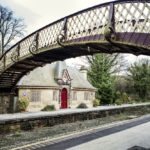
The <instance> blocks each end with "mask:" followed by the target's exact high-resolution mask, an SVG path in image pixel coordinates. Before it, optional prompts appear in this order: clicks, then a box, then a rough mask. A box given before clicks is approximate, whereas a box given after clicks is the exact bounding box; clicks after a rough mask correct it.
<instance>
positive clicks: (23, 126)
mask: <svg viewBox="0 0 150 150" xmlns="http://www.w3.org/2000/svg"><path fill="white" fill-rule="evenodd" d="M145 111H146V112H147V113H150V103H147V104H137V105H130V106H120V107H111V108H107V107H106V108H105V109H102V108H95V109H94V108H93V109H79V110H72V111H66V112H65V111H64V112H63V111H60V112H41V113H39V112H38V113H37V114H36V113H35V114H34V113H25V114H23V115H21V114H20V115H19V114H18V116H17V115H16V117H15V116H14V115H12V116H13V117H11V116H9V117H4V116H2V115H1V116H0V133H6V132H12V131H16V130H31V129H34V128H36V127H46V126H55V125H58V124H66V123H73V122H76V121H84V120H92V119H96V118H104V117H107V116H115V115H118V114H122V113H127V114H129V115H134V114H135V113H136V114H137V112H139V113H140V114H142V112H145Z"/></svg>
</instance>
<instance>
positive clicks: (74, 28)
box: [0, 0, 150, 72]
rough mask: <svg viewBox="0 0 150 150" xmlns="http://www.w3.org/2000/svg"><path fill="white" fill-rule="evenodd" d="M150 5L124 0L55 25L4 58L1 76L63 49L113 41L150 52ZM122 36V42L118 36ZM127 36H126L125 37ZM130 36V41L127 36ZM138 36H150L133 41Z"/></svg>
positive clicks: (29, 39)
mask: <svg viewBox="0 0 150 150" xmlns="http://www.w3.org/2000/svg"><path fill="white" fill-rule="evenodd" d="M149 2H150V1H149V0H142V1H140V0H134V1H131V0H127V1H125V0H122V1H116V2H110V3H105V4H101V5H97V6H94V7H91V8H88V9H85V10H83V11H80V12H78V13H75V14H72V15H70V16H67V17H64V18H62V19H60V20H58V21H56V22H54V23H51V24H49V25H47V26H45V27H43V28H41V29H39V30H37V31H36V32H34V33H32V34H31V35H29V36H27V37H26V38H24V39H22V40H21V41H20V42H18V43H17V44H15V45H14V46H12V47H11V48H10V49H9V50H8V51H7V52H6V53H5V54H4V55H3V56H2V57H1V58H0V72H3V71H4V70H5V69H6V68H8V67H9V66H11V65H12V64H14V63H16V62H18V61H20V60H22V59H24V58H26V57H28V56H29V55H34V54H37V53H40V52H41V51H44V50H51V49H55V48H59V47H61V46H63V45H64V44H65V45H69V44H78V43H82V42H84V43H86V42H87V43H88V42H97V43H102V42H108V41H109V40H112V41H115V42H119V43H121V42H122V43H125V44H129V45H130V44H131V45H132V44H134V45H135V44H136V46H138V45H139V46H141V47H145V48H147V49H149V48H150V45H149V44H150V43H149V41H147V40H146V39H147V37H148V36H149V33H150V3H149ZM117 33H120V34H121V38H122V39H124V40H120V39H117V38H116V34H117ZM122 33H123V34H122ZM127 33H130V34H129V35H130V36H129V35H128V37H127V38H125V36H126V35H127ZM134 33H142V34H146V36H143V37H141V36H139V35H134V36H138V37H135V39H136V40H138V39H139V38H145V41H144V42H143V43H142V42H140V43H138V42H137V43H136V40H135V41H134V42H133V41H130V38H131V37H132V36H133V34H134Z"/></svg>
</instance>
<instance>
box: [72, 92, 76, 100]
mask: <svg viewBox="0 0 150 150" xmlns="http://www.w3.org/2000/svg"><path fill="white" fill-rule="evenodd" d="M73 100H77V92H76V91H73Z"/></svg>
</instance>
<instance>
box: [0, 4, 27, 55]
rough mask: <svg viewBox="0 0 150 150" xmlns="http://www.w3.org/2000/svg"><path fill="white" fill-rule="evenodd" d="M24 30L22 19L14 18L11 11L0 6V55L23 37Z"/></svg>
mask: <svg viewBox="0 0 150 150" xmlns="http://www.w3.org/2000/svg"><path fill="white" fill-rule="evenodd" d="M24 29H25V24H24V21H23V19H21V18H16V17H15V16H14V13H13V11H11V10H10V9H8V8H5V7H3V6H2V5H0V55H2V54H3V53H4V52H5V51H6V50H7V49H8V48H9V47H10V46H11V45H12V44H13V42H14V41H15V40H16V39H18V38H19V37H22V36H23V34H24V31H25V30H24Z"/></svg>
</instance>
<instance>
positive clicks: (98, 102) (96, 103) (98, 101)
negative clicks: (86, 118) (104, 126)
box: [93, 99, 100, 107]
mask: <svg viewBox="0 0 150 150" xmlns="http://www.w3.org/2000/svg"><path fill="white" fill-rule="evenodd" d="M99 105H100V100H99V99H95V100H94V101H93V107H97V106H99Z"/></svg>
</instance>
